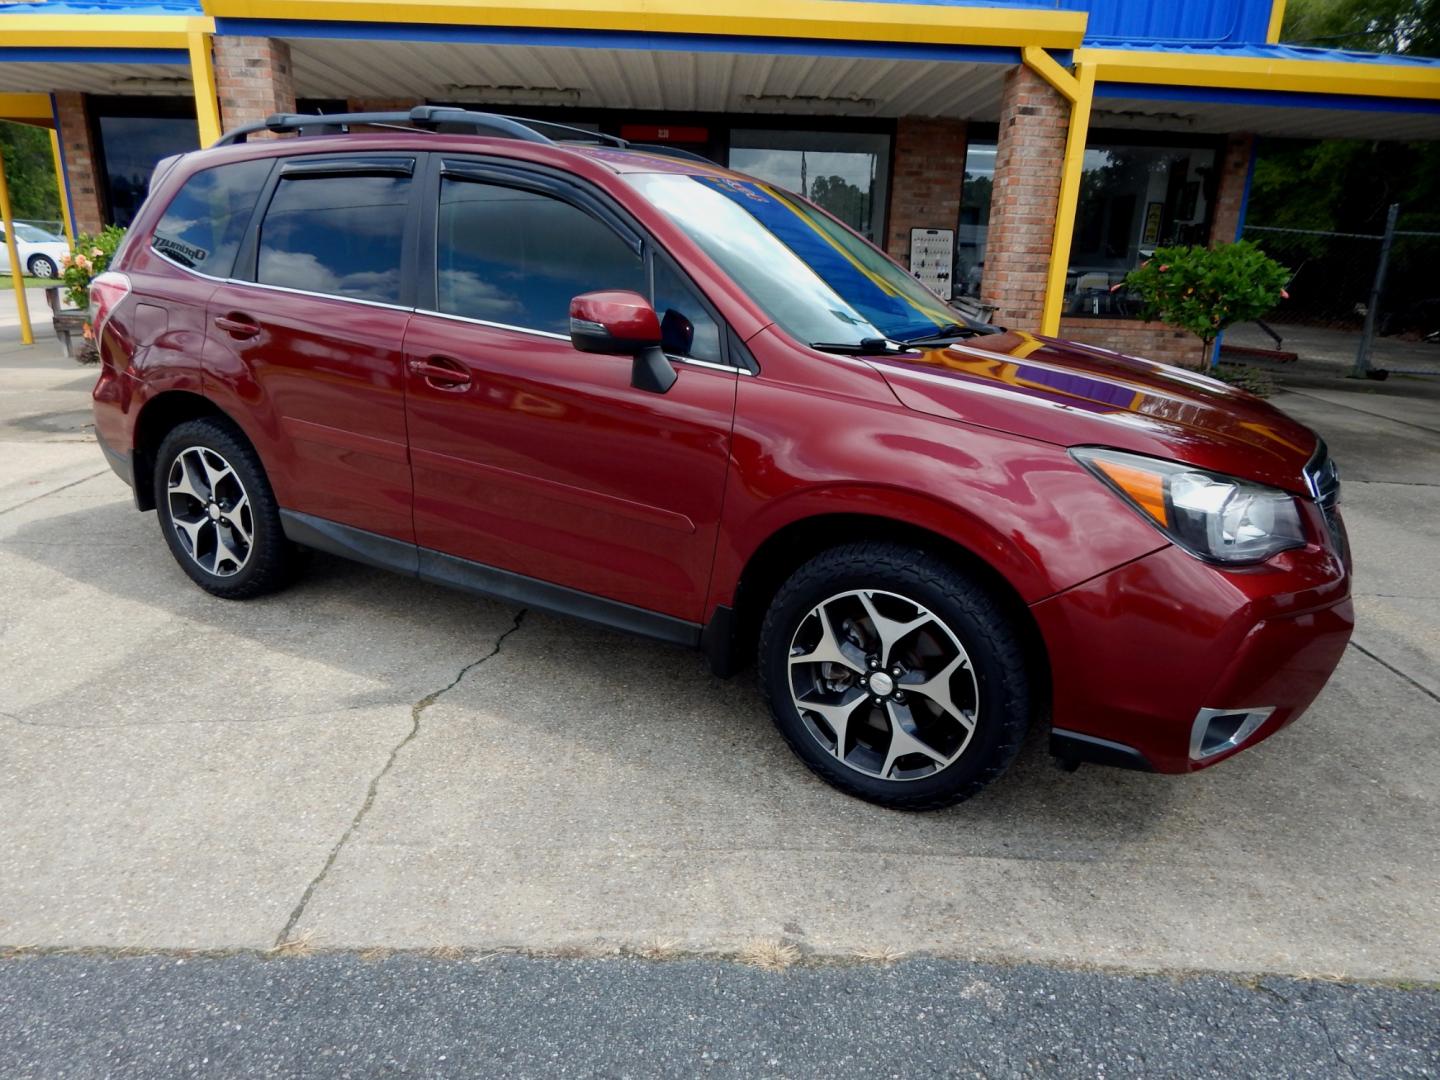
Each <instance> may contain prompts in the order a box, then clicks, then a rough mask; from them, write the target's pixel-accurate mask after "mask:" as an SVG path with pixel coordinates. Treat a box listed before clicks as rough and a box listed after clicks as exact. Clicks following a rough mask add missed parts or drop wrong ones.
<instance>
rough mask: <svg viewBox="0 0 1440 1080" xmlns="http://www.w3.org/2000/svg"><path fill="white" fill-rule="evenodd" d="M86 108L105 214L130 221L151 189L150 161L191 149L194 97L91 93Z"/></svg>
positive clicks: (118, 221) (117, 220) (117, 221)
mask: <svg viewBox="0 0 1440 1080" xmlns="http://www.w3.org/2000/svg"><path fill="white" fill-rule="evenodd" d="M89 109H90V115H91V116H92V117H93V118H94V123H95V127H96V129H97V131H98V133H99V142H100V160H99V162H98V163H97V164H98V165H99V171H100V173H101V178H102V180H103V183H104V185H105V202H106V203H107V206H108V213H107V215H106V216H107V217H108V218H109V220H111V221H113V222H114V223H115V224H116V225H129V224H130V222H131V221H132V220H134V218H135V211H137V210H139V209H140V204H141V203H142V202H143V201H144V200H145V195H146V192H148V191H149V190H150V174H151V173H152V172H153V171H154V170H155V163H156V162H157V161H159V160H160V159H161V158H166V157H169V156H170V155H171V154H183V153H186V152H188V151H190V150H194V149H195V146H196V143H197V141H198V138H199V132H198V131H197V130H196V127H195V102H194V99H192V98H172V97H99V96H96V97H92V98H90V101H89Z"/></svg>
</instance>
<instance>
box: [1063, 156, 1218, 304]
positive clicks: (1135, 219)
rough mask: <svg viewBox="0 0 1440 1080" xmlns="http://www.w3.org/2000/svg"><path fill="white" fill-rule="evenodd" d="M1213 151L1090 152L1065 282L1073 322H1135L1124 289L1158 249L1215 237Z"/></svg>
mask: <svg viewBox="0 0 1440 1080" xmlns="http://www.w3.org/2000/svg"><path fill="white" fill-rule="evenodd" d="M1215 157H1216V151H1215V149H1214V148H1212V147H1180V146H1124V145H1108V144H1100V145H1096V146H1091V147H1090V148H1088V149H1087V150H1086V151H1085V166H1084V174H1083V176H1082V178H1081V181H1080V203H1079V206H1078V207H1077V210H1076V217H1075V241H1074V244H1073V246H1072V248H1071V251H1070V266H1069V269H1068V273H1067V274H1066V282H1065V311H1066V312H1067V313H1068V314H1072V315H1091V316H1122V317H1127V316H1134V315H1137V314H1138V309H1137V306H1136V304H1135V303H1134V301H1133V300H1132V299H1131V298H1130V297H1129V296H1128V295H1127V294H1126V292H1125V290H1124V288H1123V287H1118V286H1121V285H1122V283H1123V282H1124V280H1125V275H1126V274H1128V273H1129V272H1130V271H1131V270H1134V269H1135V268H1136V267H1137V266H1139V265H1140V264H1141V263H1143V262H1144V261H1145V260H1146V259H1148V258H1149V257H1150V255H1151V254H1152V253H1153V252H1154V251H1155V249H1156V248H1157V247H1166V246H1169V245H1173V244H1203V243H1206V242H1207V241H1208V240H1209V238H1210V221H1211V218H1212V216H1213V209H1214V208H1213V205H1212V204H1213V201H1214V181H1215Z"/></svg>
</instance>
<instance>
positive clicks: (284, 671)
mask: <svg viewBox="0 0 1440 1080" xmlns="http://www.w3.org/2000/svg"><path fill="white" fill-rule="evenodd" d="M107 479H108V478H107ZM0 549H3V550H5V551H6V552H7V553H8V554H10V555H12V556H19V557H20V558H22V559H25V560H29V561H30V562H32V563H34V564H37V565H38V566H39V567H41V568H43V570H42V571H41V572H40V574H39V575H38V576H37V575H30V574H28V572H27V576H32V577H37V580H36V581H35V582H34V583H33V584H32V585H31V587H32V588H34V589H36V590H38V592H37V596H36V598H37V599H40V598H41V597H42V596H43V598H44V602H45V604H46V605H47V606H51V605H59V610H58V613H57V614H58V616H61V617H66V618H67V619H68V618H69V617H71V616H73V618H74V619H81V620H84V630H85V632H86V634H87V636H91V635H93V636H91V643H90V645H87V648H89V647H91V646H92V645H93V647H94V648H95V649H96V652H97V655H98V656H99V658H100V659H99V660H98V661H92V662H89V667H88V668H87V667H86V664H85V662H80V661H78V660H76V659H75V658H74V657H73V639H71V640H64V641H57V642H55V643H54V644H53V648H50V649H48V650H43V649H42V650H41V651H39V652H37V653H35V654H34V655H33V657H32V659H31V660H30V662H33V663H37V664H39V663H51V664H54V665H60V666H64V665H67V664H69V665H71V666H72V667H73V668H74V670H73V671H72V672H71V673H70V674H69V676H68V678H67V679H66V680H65V681H64V685H61V686H59V687H57V688H56V689H55V690H54V691H53V692H51V693H48V694H46V695H44V696H43V697H40V698H37V699H35V700H32V701H29V702H28V703H22V705H21V707H20V709H19V710H18V711H17V712H12V713H11V716H12V718H13V719H16V720H19V721H20V722H22V723H26V724H33V725H38V726H46V725H54V726H67V727H86V726H95V727H114V726H123V725H125V724H130V723H134V724H153V723H164V722H174V723H183V722H191V721H192V720H193V718H194V717H195V716H197V715H200V714H202V713H203V714H204V715H213V710H212V712H210V713H205V711H204V709H203V708H199V711H198V712H197V708H198V706H197V705H196V703H197V702H213V701H214V700H217V699H218V700H230V701H233V702H234V703H235V707H234V709H233V711H232V712H231V713H229V714H227V715H226V716H225V717H223V718H224V719H226V720H228V722H235V723H243V722H246V721H247V720H257V719H273V718H275V717H277V716H290V717H304V716H307V715H309V714H318V713H325V714H330V715H333V714H334V713H336V712H337V711H340V712H343V711H344V710H347V709H359V708H365V707H369V706H375V705H397V706H398V705H409V704H412V703H413V702H415V701H417V700H419V699H420V698H421V697H423V696H424V695H426V694H430V693H433V692H434V691H436V690H437V689H440V688H442V687H445V686H446V685H447V684H449V683H451V682H452V681H453V680H454V679H455V678H456V675H457V673H458V672H460V670H461V669H462V668H463V667H464V666H465V665H466V664H469V663H471V662H472V661H474V660H475V659H476V658H477V657H479V656H481V655H483V654H484V653H486V652H488V651H490V649H491V648H492V647H493V644H494V642H495V641H496V639H497V638H498V637H499V635H500V634H502V633H503V632H504V631H505V630H506V629H507V628H509V627H510V626H511V625H512V624H513V620H514V617H515V614H516V610H517V609H516V608H515V607H514V606H513V605H507V604H501V603H496V602H491V601H487V600H484V599H479V598H475V597H472V596H469V595H465V594H462V593H458V592H455V591H451V590H447V589H443V588H440V587H437V586H431V585H428V584H425V583H421V582H418V581H415V580H413V579H407V578H404V577H401V576H399V575H394V574H389V573H386V572H383V571H379V570H374V569H371V568H368V567H364V566H360V565H358V564H355V563H350V562H347V561H345V560H341V559H336V558H331V557H328V556H323V555H318V554H317V555H314V556H312V557H311V558H310V560H309V561H308V565H307V568H306V572H305V574H304V575H303V577H302V578H301V580H300V581H298V582H297V583H296V585H295V586H293V587H292V588H290V589H289V590H287V591H285V592H282V593H280V594H277V595H274V596H270V597H266V598H263V599H260V600H255V601H250V602H247V603H235V602H231V601H224V600H219V599H216V598H213V597H211V596H209V595H207V594H205V593H203V592H202V591H200V590H199V589H197V588H196V587H195V586H194V585H193V584H191V582H190V581H189V579H188V578H186V577H185V576H184V574H183V573H182V572H181V570H180V569H179V568H178V567H177V566H176V565H175V563H174V561H173V560H172V559H171V557H170V555H169V553H168V551H166V549H165V547H164V545H163V543H162V541H161V539H160V537H159V535H158V531H157V525H156V519H155V517H154V515H153V514H137V513H136V512H135V511H134V510H133V508H132V507H131V506H130V504H129V503H128V501H124V500H121V499H116V500H113V501H107V502H104V503H100V504H93V503H92V504H90V505H85V506H82V507H81V508H78V509H74V510H70V511H68V512H64V513H59V514H52V515H50V516H45V517H37V518H35V519H34V520H31V521H28V522H26V523H24V524H21V525H19V527H18V528H16V529H15V530H14V531H13V532H12V533H11V534H10V536H9V537H8V538H6V539H3V540H0ZM44 571H49V572H50V574H53V575H56V576H55V577H49V576H48V575H46V574H45V573H44ZM11 572H12V573H14V569H13V566H12V571H11ZM215 657H226V658H228V659H227V661H226V662H224V663H209V662H208V661H207V658H215ZM511 657H523V658H524V660H525V664H524V669H523V670H515V671H511V672H510V675H511V677H512V678H513V680H514V682H515V685H516V686H518V687H521V688H523V692H521V693H520V694H519V696H518V698H517V697H516V695H513V694H512V695H511V696H510V698H509V700H510V701H511V704H510V705H509V706H508V710H509V711H508V712H507V716H506V719H507V721H508V722H509V723H510V724H511V725H512V726H518V727H520V728H522V729H526V733H527V735H528V736H529V737H535V738H542V737H543V738H545V739H548V740H550V741H551V743H552V745H553V744H554V743H555V742H556V741H569V742H570V743H572V744H573V746H574V748H577V749H578V750H582V751H583V752H584V753H585V754H588V755H594V756H596V757H598V758H605V757H607V756H608V757H609V758H610V759H611V760H612V761H613V764H614V768H615V769H617V770H621V771H622V772H623V770H625V769H628V768H630V767H632V766H633V765H634V763H635V762H636V761H638V760H642V759H643V760H645V762H646V763H647V767H648V768H650V769H652V770H653V771H655V772H657V773H661V772H664V773H674V774H685V773H688V774H689V776H690V777H691V780H690V781H688V783H689V784H690V785H691V787H692V789H694V790H692V791H690V792H680V793H679V794H677V795H676V797H678V798H680V799H682V800H687V799H693V798H702V799H716V800H722V801H723V800H724V799H730V800H731V801H733V803H734V805H735V808H736V812H743V813H753V812H754V811H755V803H756V801H757V800H759V801H761V802H765V803H767V804H769V805H771V806H772V809H773V811H774V813H775V815H776V818H775V820H776V821H777V822H780V821H783V820H784V818H785V817H786V815H794V814H796V813H799V814H801V815H802V816H803V817H810V816H814V817H816V818H817V820H818V819H822V818H823V819H825V820H828V821H830V822H831V823H832V824H843V823H844V822H847V821H851V822H857V823H858V822H861V821H869V822H876V821H878V822H881V823H882V824H881V826H880V831H881V832H885V833H889V834H890V835H891V836H892V838H893V839H895V841H896V842H897V843H901V844H904V843H906V842H910V843H913V844H915V845H919V846H920V847H921V848H923V847H924V845H926V844H928V843H935V844H938V845H939V849H945V850H952V851H956V853H965V854H971V853H973V854H994V855H996V856H1000V857H1020V858H1025V857H1045V858H1060V859H1066V858H1074V859H1085V858H1090V857H1098V856H1099V855H1101V854H1103V853H1104V852H1106V851H1111V850H1113V849H1115V848H1117V847H1124V846H1126V845H1129V844H1133V843H1137V842H1139V841H1142V840H1144V839H1145V838H1146V837H1147V836H1148V835H1149V834H1150V833H1151V832H1152V831H1153V830H1154V829H1155V828H1156V827H1157V824H1158V823H1160V822H1162V821H1164V820H1165V819H1167V818H1168V817H1170V816H1171V815H1172V813H1173V811H1175V810H1176V808H1177V806H1183V805H1184V804H1186V803H1188V802H1191V801H1193V800H1195V799H1202V800H1204V801H1209V799H1210V798H1211V797H1213V789H1214V787H1215V785H1214V784H1213V783H1208V782H1207V779H1208V778H1205V777H1197V778H1191V779H1188V780H1187V779H1185V778H1177V777H1160V776H1153V775H1147V774H1139V773H1130V772H1123V771H1118V770H1109V769H1101V768H1086V769H1082V770H1081V771H1080V772H1079V773H1077V774H1073V775H1072V774H1067V773H1063V772H1061V771H1060V770H1058V769H1056V768H1055V767H1054V766H1053V765H1052V763H1051V760H1050V758H1049V755H1048V752H1047V747H1046V739H1045V734H1044V732H1042V731H1038V730H1037V731H1032V732H1031V735H1030V737H1029V738H1028V739H1027V741H1026V744H1025V746H1024V748H1023V749H1022V751H1021V753H1020V755H1019V758H1018V759H1017V761H1016V762H1015V764H1014V766H1013V767H1012V769H1011V770H1010V772H1009V773H1008V774H1007V775H1006V776H1004V777H1003V778H1001V780H1000V781H998V782H997V783H995V784H993V785H992V786H991V787H990V788H988V789H987V790H986V791H985V792H984V793H983V794H982V795H981V796H980V797H978V798H977V799H975V800H972V801H971V802H969V803H967V804H964V805H962V806H959V807H955V808H952V809H950V810H946V811H942V812H939V813H934V814H928V815H911V814H904V813H896V812H888V811H884V810H881V809H879V808H876V807H872V806H868V805H866V804H863V803H860V802H858V801H856V800H854V799H851V798H849V797H847V796H844V795H841V794H839V793H837V792H835V791H832V790H831V789H829V788H828V787H826V786H825V785H823V784H822V783H821V782H820V781H819V780H817V779H815V778H813V777H812V776H810V774H809V773H808V772H807V771H806V770H805V769H804V768H803V766H801V765H800V763H799V762H798V761H796V760H795V759H794V758H793V757H792V755H791V754H790V752H789V750H788V748H787V747H786V746H785V745H784V743H783V741H782V740H781V739H780V737H779V735H778V733H777V732H776V731H775V730H774V728H773V727H772V725H771V724H770V721H769V717H768V714H767V712H766V710H765V708H764V706H763V704H762V703H761V701H760V699H759V694H758V692H757V690H756V687H755V682H754V677H753V673H751V672H748V671H747V672H745V673H743V674H741V675H740V676H738V677H736V678H735V679H732V680H728V681H727V680H720V679H717V678H715V677H714V676H712V675H711V674H710V673H709V672H708V670H707V668H706V666H705V663H704V660H703V658H702V657H701V656H700V655H699V654H698V653H695V652H692V651H689V650H686V649H682V648H678V647H672V646H666V645H661V644H657V643H654V642H650V641H645V640H642V639H638V638H634V637H631V636H628V635H624V634H620V633H618V632H613V631H609V630H607V629H604V628H600V627H595V626H591V625H588V624H584V623H580V622H576V621H572V620H567V619H563V618H559V617H551V616H547V615H544V614H541V613H533V612H532V613H529V614H528V615H527V621H526V623H525V625H524V627H523V629H522V631H521V632H520V633H518V634H516V635H514V637H513V639H512V640H510V641H507V643H506V646H505V654H504V655H502V656H500V657H497V658H496V659H495V660H492V661H490V662H489V663H487V666H486V668H485V669H484V672H483V674H479V675H477V676H476V677H475V679H474V680H473V681H472V682H473V684H467V685H462V686H460V687H457V688H456V689H455V690H454V691H452V692H451V693H450V694H449V695H448V696H447V697H446V699H445V700H444V702H443V703H442V704H443V705H444V706H446V708H448V709H452V710H454V709H461V708H463V707H465V706H466V703H467V702H469V703H472V704H473V707H474V708H475V709H476V710H479V711H480V712H481V713H484V714H485V715H490V714H492V713H493V712H494V709H495V707H496V706H495V703H494V702H493V701H488V700H487V699H486V697H485V695H486V690H487V688H489V687H491V686H493V685H502V684H500V683H499V682H497V680H501V679H502V677H503V676H504V673H505V672H506V670H507V669H506V668H505V661H506V660H507V658H511ZM157 671H161V672H175V671H185V672H186V673H187V678H186V680H184V685H183V686H180V685H171V684H170V683H168V682H167V681H166V680H165V679H163V678H162V679H159V680H157V678H156V672H157ZM10 678H11V679H13V680H16V682H17V685H20V686H24V685H25V684H26V681H27V674H26V673H25V672H24V671H23V670H22V671H12V672H11V673H10ZM547 687H549V689H548V690H547V689H546V688H547ZM577 688H578V689H577ZM547 693H550V694H553V695H555V696H556V698H557V700H558V699H560V698H564V699H565V701H566V702H567V704H566V705H565V707H563V708H552V707H550V704H549V703H547V700H546V694H547ZM577 695H579V697H580V699H582V700H583V703H584V704H583V707H580V708H576V707H575V706H574V702H575V701H576V700H577ZM444 715H446V714H445V713H444V712H443V711H437V712H436V716H437V717H443V716H444ZM651 717H664V718H665V719H666V720H667V721H673V720H674V719H676V718H677V717H678V718H681V719H685V720H690V719H693V720H694V721H695V722H693V723H691V722H683V723H674V722H666V723H652V722H650V720H649V719H648V718H651ZM326 722H333V720H327V721H326ZM436 722H437V723H439V722H441V721H440V720H438V719H437V720H436ZM637 731H639V732H643V734H636V733H637ZM641 771H642V772H643V770H641ZM1231 775H1232V776H1233V775H1235V774H1234V773H1233V772H1232V774H1231ZM661 805H663V804H662V803H656V804H655V806H656V807H659V806H661ZM762 816H765V815H762ZM792 820H793V817H792ZM957 825H964V826H966V828H965V829H964V830H957V829H956V826H957ZM957 843H958V849H957ZM937 850H938V849H937Z"/></svg>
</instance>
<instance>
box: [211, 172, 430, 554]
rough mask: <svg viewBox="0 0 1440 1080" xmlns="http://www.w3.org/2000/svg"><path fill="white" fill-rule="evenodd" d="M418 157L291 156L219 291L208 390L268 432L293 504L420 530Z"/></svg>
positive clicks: (264, 449)
mask: <svg viewBox="0 0 1440 1080" xmlns="http://www.w3.org/2000/svg"><path fill="white" fill-rule="evenodd" d="M417 160H418V155H416V154H413V153H409V154H399V153H397V154H365V155H320V156H304V157H293V158H286V159H282V161H281V163H280V165H279V167H278V168H277V169H276V171H275V174H274V175H273V176H272V177H271V179H270V182H269V185H268V190H267V192H266V194H265V196H263V198H262V206H263V213H262V215H261V217H260V221H259V226H258V228H257V229H256V230H253V231H252V235H251V237H250V238H249V240H248V241H247V243H246V245H245V247H244V248H243V249H242V250H241V253H240V256H239V258H238V259H237V267H236V272H235V275H234V278H235V279H237V280H230V281H227V282H224V283H222V284H221V285H220V287H219V288H218V289H217V290H216V291H215V293H214V294H213V295H212V296H211V298H210V304H209V308H208V312H207V314H208V321H209V326H208V340H207V344H206V352H205V368H206V381H207V390H208V391H210V392H211V395H212V397H214V398H215V399H216V400H217V402H219V403H220V404H221V405H222V407H225V406H226V404H227V402H226V399H227V398H228V399H229V403H230V405H231V407H232V408H233V409H234V410H235V414H236V415H243V416H246V417H247V418H249V420H250V422H251V423H252V424H254V425H256V426H257V427H258V428H259V429H260V430H259V431H257V432H255V433H254V434H252V438H254V439H255V441H256V442H257V445H260V446H261V456H262V457H263V458H264V461H265V465H266V468H267V470H269V472H270V478H271V482H272V483H273V484H274V486H275V490H276V495H277V497H278V498H279V500H280V503H281V505H282V506H284V507H285V508H286V509H287V510H291V511H298V512H301V513H304V514H307V515H310V516H312V517H317V518H323V519H326V520H328V521H335V522H339V523H341V524H344V525H350V526H353V527H356V528H360V529H364V530H367V531H370V532H376V533H380V534H382V535H384V536H389V537H393V538H396V539H401V540H407V541H413V540H414V523H413V521H412V518H411V480H410V465H409V461H408V458H407V452H406V444H405V403H404V394H405V385H404V372H403V360H402V356H401V346H402V343H403V340H404V334H405V326H406V323H407V322H408V321H409V319H410V312H411V309H412V306H413V303H414V300H413V288H414V285H413V280H414V261H415V260H414V252H413V246H412V245H411V244H410V243H409V242H408V238H409V237H410V236H411V235H413V230H414V224H415V223H414V220H413V218H414V215H415V212H416V208H415V203H414V196H415V192H416V185H415V172H416V164H417Z"/></svg>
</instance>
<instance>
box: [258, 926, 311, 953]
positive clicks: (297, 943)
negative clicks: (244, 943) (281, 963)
mask: <svg viewBox="0 0 1440 1080" xmlns="http://www.w3.org/2000/svg"><path fill="white" fill-rule="evenodd" d="M314 951H315V931H314V930H306V931H305V932H304V933H303V934H297V935H296V936H295V937H292V938H286V939H285V940H284V941H277V942H276V943H275V944H274V945H273V946H271V948H270V950H269V952H267V953H266V954H265V955H266V956H309V955H310V954H311V953H313V952H314Z"/></svg>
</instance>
